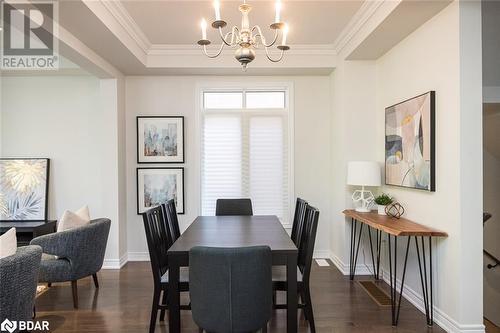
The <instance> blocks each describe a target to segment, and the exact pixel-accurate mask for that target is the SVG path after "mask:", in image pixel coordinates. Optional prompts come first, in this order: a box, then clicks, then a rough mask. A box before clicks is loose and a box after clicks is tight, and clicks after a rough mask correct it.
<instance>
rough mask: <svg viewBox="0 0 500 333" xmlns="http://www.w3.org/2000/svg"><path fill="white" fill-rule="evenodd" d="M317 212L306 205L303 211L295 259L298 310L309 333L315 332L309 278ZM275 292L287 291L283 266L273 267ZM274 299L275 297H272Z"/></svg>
mask: <svg viewBox="0 0 500 333" xmlns="http://www.w3.org/2000/svg"><path fill="white" fill-rule="evenodd" d="M318 220H319V210H318V209H317V208H314V207H312V206H309V205H307V206H306V211H305V219H304V225H303V228H302V235H301V236H300V238H301V240H300V246H299V254H298V257H297V291H298V296H299V295H300V298H301V300H302V302H299V305H298V306H299V308H302V309H304V315H305V317H306V320H307V321H308V322H309V327H310V330H311V333H315V332H316V327H315V325H314V314H313V308H312V302H311V291H310V288H309V281H310V279H309V278H310V276H311V267H312V259H313V252H314V243H315V240H316V231H317V228H318ZM276 290H283V291H286V290H287V283H286V268H285V266H274V267H273V293H274V292H275V291H276ZM274 299H275V297H274ZM274 307H275V308H276V309H285V308H286V305H284V304H275V305H274Z"/></svg>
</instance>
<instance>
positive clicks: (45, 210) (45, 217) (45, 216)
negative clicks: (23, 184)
mask: <svg viewBox="0 0 500 333" xmlns="http://www.w3.org/2000/svg"><path fill="white" fill-rule="evenodd" d="M19 160H21V161H33V160H36V161H39V160H41V161H45V162H46V172H45V188H44V190H45V198H44V199H45V207H44V208H43V219H29V220H28V219H23V220H4V219H0V222H38V221H47V220H48V213H49V183H50V158H46V157H42V158H39V157H34V158H30V157H20V158H17V157H5V158H0V161H19ZM0 181H2V180H0Z"/></svg>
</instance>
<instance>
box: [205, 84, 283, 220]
mask: <svg viewBox="0 0 500 333" xmlns="http://www.w3.org/2000/svg"><path fill="white" fill-rule="evenodd" d="M233 93H234V91H233V92H232V94H233ZM240 93H241V94H242V100H243V107H241V108H232V109H228V108H224V109H220V105H225V102H224V101H221V98H224V94H223V93H222V94H221V93H218V92H215V93H214V94H216V95H214V96H216V97H217V103H213V104H210V103H207V101H210V100H213V99H215V98H212V97H211V96H208V98H207V95H209V94H211V93H206V92H205V93H204V102H205V103H204V108H203V110H202V119H203V125H202V131H203V133H202V156H201V157H202V170H201V178H202V181H201V187H202V188H201V206H202V207H201V208H202V215H214V214H215V202H216V200H217V199H218V198H245V197H249V198H251V199H252V204H253V210H254V214H255V215H277V216H278V217H279V218H280V220H281V221H282V222H283V223H285V224H288V223H290V221H289V217H290V212H289V207H290V205H289V202H290V195H289V191H290V188H289V183H290V175H289V153H288V146H289V144H288V141H289V135H288V128H289V117H288V109H287V108H286V105H285V98H286V95H285V91H281V92H276V91H272V92H270V93H266V92H260V91H259V93H255V92H248V93H247V92H246V91H241V92H240ZM245 94H247V95H245ZM250 94H252V95H251V97H250ZM259 96H261V97H262V99H261V100H259ZM270 96H272V97H273V98H274V99H273V98H270ZM230 98H232V99H233V100H234V99H235V97H234V95H231V96H230ZM247 98H248V101H250V100H252V101H251V102H250V104H251V105H252V107H253V108H252V109H249V108H246V106H247V105H248V104H246V101H247ZM280 98H281V99H282V100H281V101H280V100H279V99H280ZM228 103H230V102H228ZM228 103H227V104H228ZM212 105H213V108H212V107H211V106H212ZM266 107H267V108H266Z"/></svg>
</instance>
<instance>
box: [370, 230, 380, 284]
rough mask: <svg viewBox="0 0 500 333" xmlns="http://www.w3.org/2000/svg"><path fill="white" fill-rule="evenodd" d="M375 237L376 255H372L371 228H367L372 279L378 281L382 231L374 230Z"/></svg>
mask: <svg viewBox="0 0 500 333" xmlns="http://www.w3.org/2000/svg"><path fill="white" fill-rule="evenodd" d="M375 232H376V233H377V237H376V240H375V248H376V254H375V256H374V255H373V243H372V228H371V227H370V226H368V237H369V239H370V251H371V255H372V265H373V277H374V278H375V280H378V279H379V277H380V274H379V273H380V247H381V245H382V231H380V230H378V229H375Z"/></svg>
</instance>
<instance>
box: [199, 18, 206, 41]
mask: <svg viewBox="0 0 500 333" xmlns="http://www.w3.org/2000/svg"><path fill="white" fill-rule="evenodd" d="M200 25H201V39H203V40H206V39H207V21H206V20H205V19H201V24H200Z"/></svg>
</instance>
